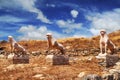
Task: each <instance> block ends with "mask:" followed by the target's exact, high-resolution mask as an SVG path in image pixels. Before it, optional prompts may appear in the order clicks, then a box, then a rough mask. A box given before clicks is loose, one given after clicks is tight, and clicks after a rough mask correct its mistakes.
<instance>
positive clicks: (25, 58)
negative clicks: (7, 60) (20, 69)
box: [13, 54, 29, 64]
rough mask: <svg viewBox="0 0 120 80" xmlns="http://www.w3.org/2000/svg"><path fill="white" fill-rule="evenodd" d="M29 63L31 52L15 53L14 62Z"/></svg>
mask: <svg viewBox="0 0 120 80" xmlns="http://www.w3.org/2000/svg"><path fill="white" fill-rule="evenodd" d="M26 63H29V54H24V55H14V57H13V64H26Z"/></svg>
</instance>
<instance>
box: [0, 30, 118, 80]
mask: <svg viewBox="0 0 120 80" xmlns="http://www.w3.org/2000/svg"><path fill="white" fill-rule="evenodd" d="M109 37H110V39H111V40H112V41H113V42H114V43H115V44H116V46H118V47H120V30H119V31H116V32H113V33H110V34H109ZM58 41H59V42H60V43H62V44H63V45H64V46H65V48H66V54H75V55H76V56H70V58H69V59H70V64H69V65H50V64H48V63H46V59H45V58H46V55H44V53H45V51H46V48H47V42H46V41H41V40H40V41H36V40H30V41H20V42H19V43H20V44H21V45H22V46H24V47H25V48H26V49H27V50H28V52H29V53H32V52H34V51H36V53H40V54H38V55H34V54H33V53H32V54H30V56H29V57H30V61H29V64H13V63H12V60H10V59H8V58H6V56H4V55H2V54H0V80H83V79H82V78H81V77H84V76H87V75H88V77H89V76H92V77H93V76H98V77H99V76H102V77H103V78H105V79H103V80H113V77H114V80H119V79H120V78H119V75H120V71H119V70H120V67H119V66H120V61H118V62H117V64H116V65H115V66H111V67H109V68H106V67H105V66H104V65H103V64H101V63H100V62H101V61H102V60H98V59H96V58H95V55H97V54H98V53H99V36H95V37H92V38H67V39H60V40H58ZM0 47H1V50H0V51H2V49H3V50H4V51H5V52H8V53H9V50H10V49H9V44H8V42H6V41H2V42H0ZM1 53H2V52H1ZM3 53H4V52H3ZM118 54H119V55H120V51H118ZM116 72H117V73H116ZM89 74H90V75H89ZM94 74H95V75H94ZM84 80H88V79H87V78H86V79H84ZM89 80H90V79H89ZM95 80H102V79H101V78H100V77H99V79H95Z"/></svg>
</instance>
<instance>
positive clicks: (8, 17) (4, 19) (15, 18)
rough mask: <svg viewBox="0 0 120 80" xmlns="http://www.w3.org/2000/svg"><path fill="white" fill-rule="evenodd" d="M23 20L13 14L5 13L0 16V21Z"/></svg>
mask: <svg viewBox="0 0 120 80" xmlns="http://www.w3.org/2000/svg"><path fill="white" fill-rule="evenodd" d="M21 21H24V19H20V18H17V17H14V16H10V15H6V16H0V22H11V23H12V22H21Z"/></svg>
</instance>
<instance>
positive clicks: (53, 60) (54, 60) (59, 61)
mask: <svg viewBox="0 0 120 80" xmlns="http://www.w3.org/2000/svg"><path fill="white" fill-rule="evenodd" d="M46 62H47V63H50V64H51V65H68V64H69V57H68V56H65V55H47V56H46Z"/></svg>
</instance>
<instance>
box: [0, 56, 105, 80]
mask: <svg viewBox="0 0 120 80" xmlns="http://www.w3.org/2000/svg"><path fill="white" fill-rule="evenodd" d="M90 57H92V56H90ZM72 58H73V59H74V58H76V59H77V60H75V61H71V62H70V64H69V65H51V64H47V63H46V60H45V56H44V55H40V56H30V62H29V64H12V61H11V60H8V59H0V64H1V65H0V80H39V79H40V78H39V79H37V78H35V77H34V75H36V74H42V76H43V77H42V78H41V80H75V79H77V76H78V74H79V73H80V72H86V74H92V73H95V74H99V75H101V74H102V72H103V71H104V70H105V67H103V66H101V65H99V64H98V60H97V59H95V58H92V60H88V58H89V57H87V56H86V57H81V56H80V57H72ZM9 67H10V68H9Z"/></svg>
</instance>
